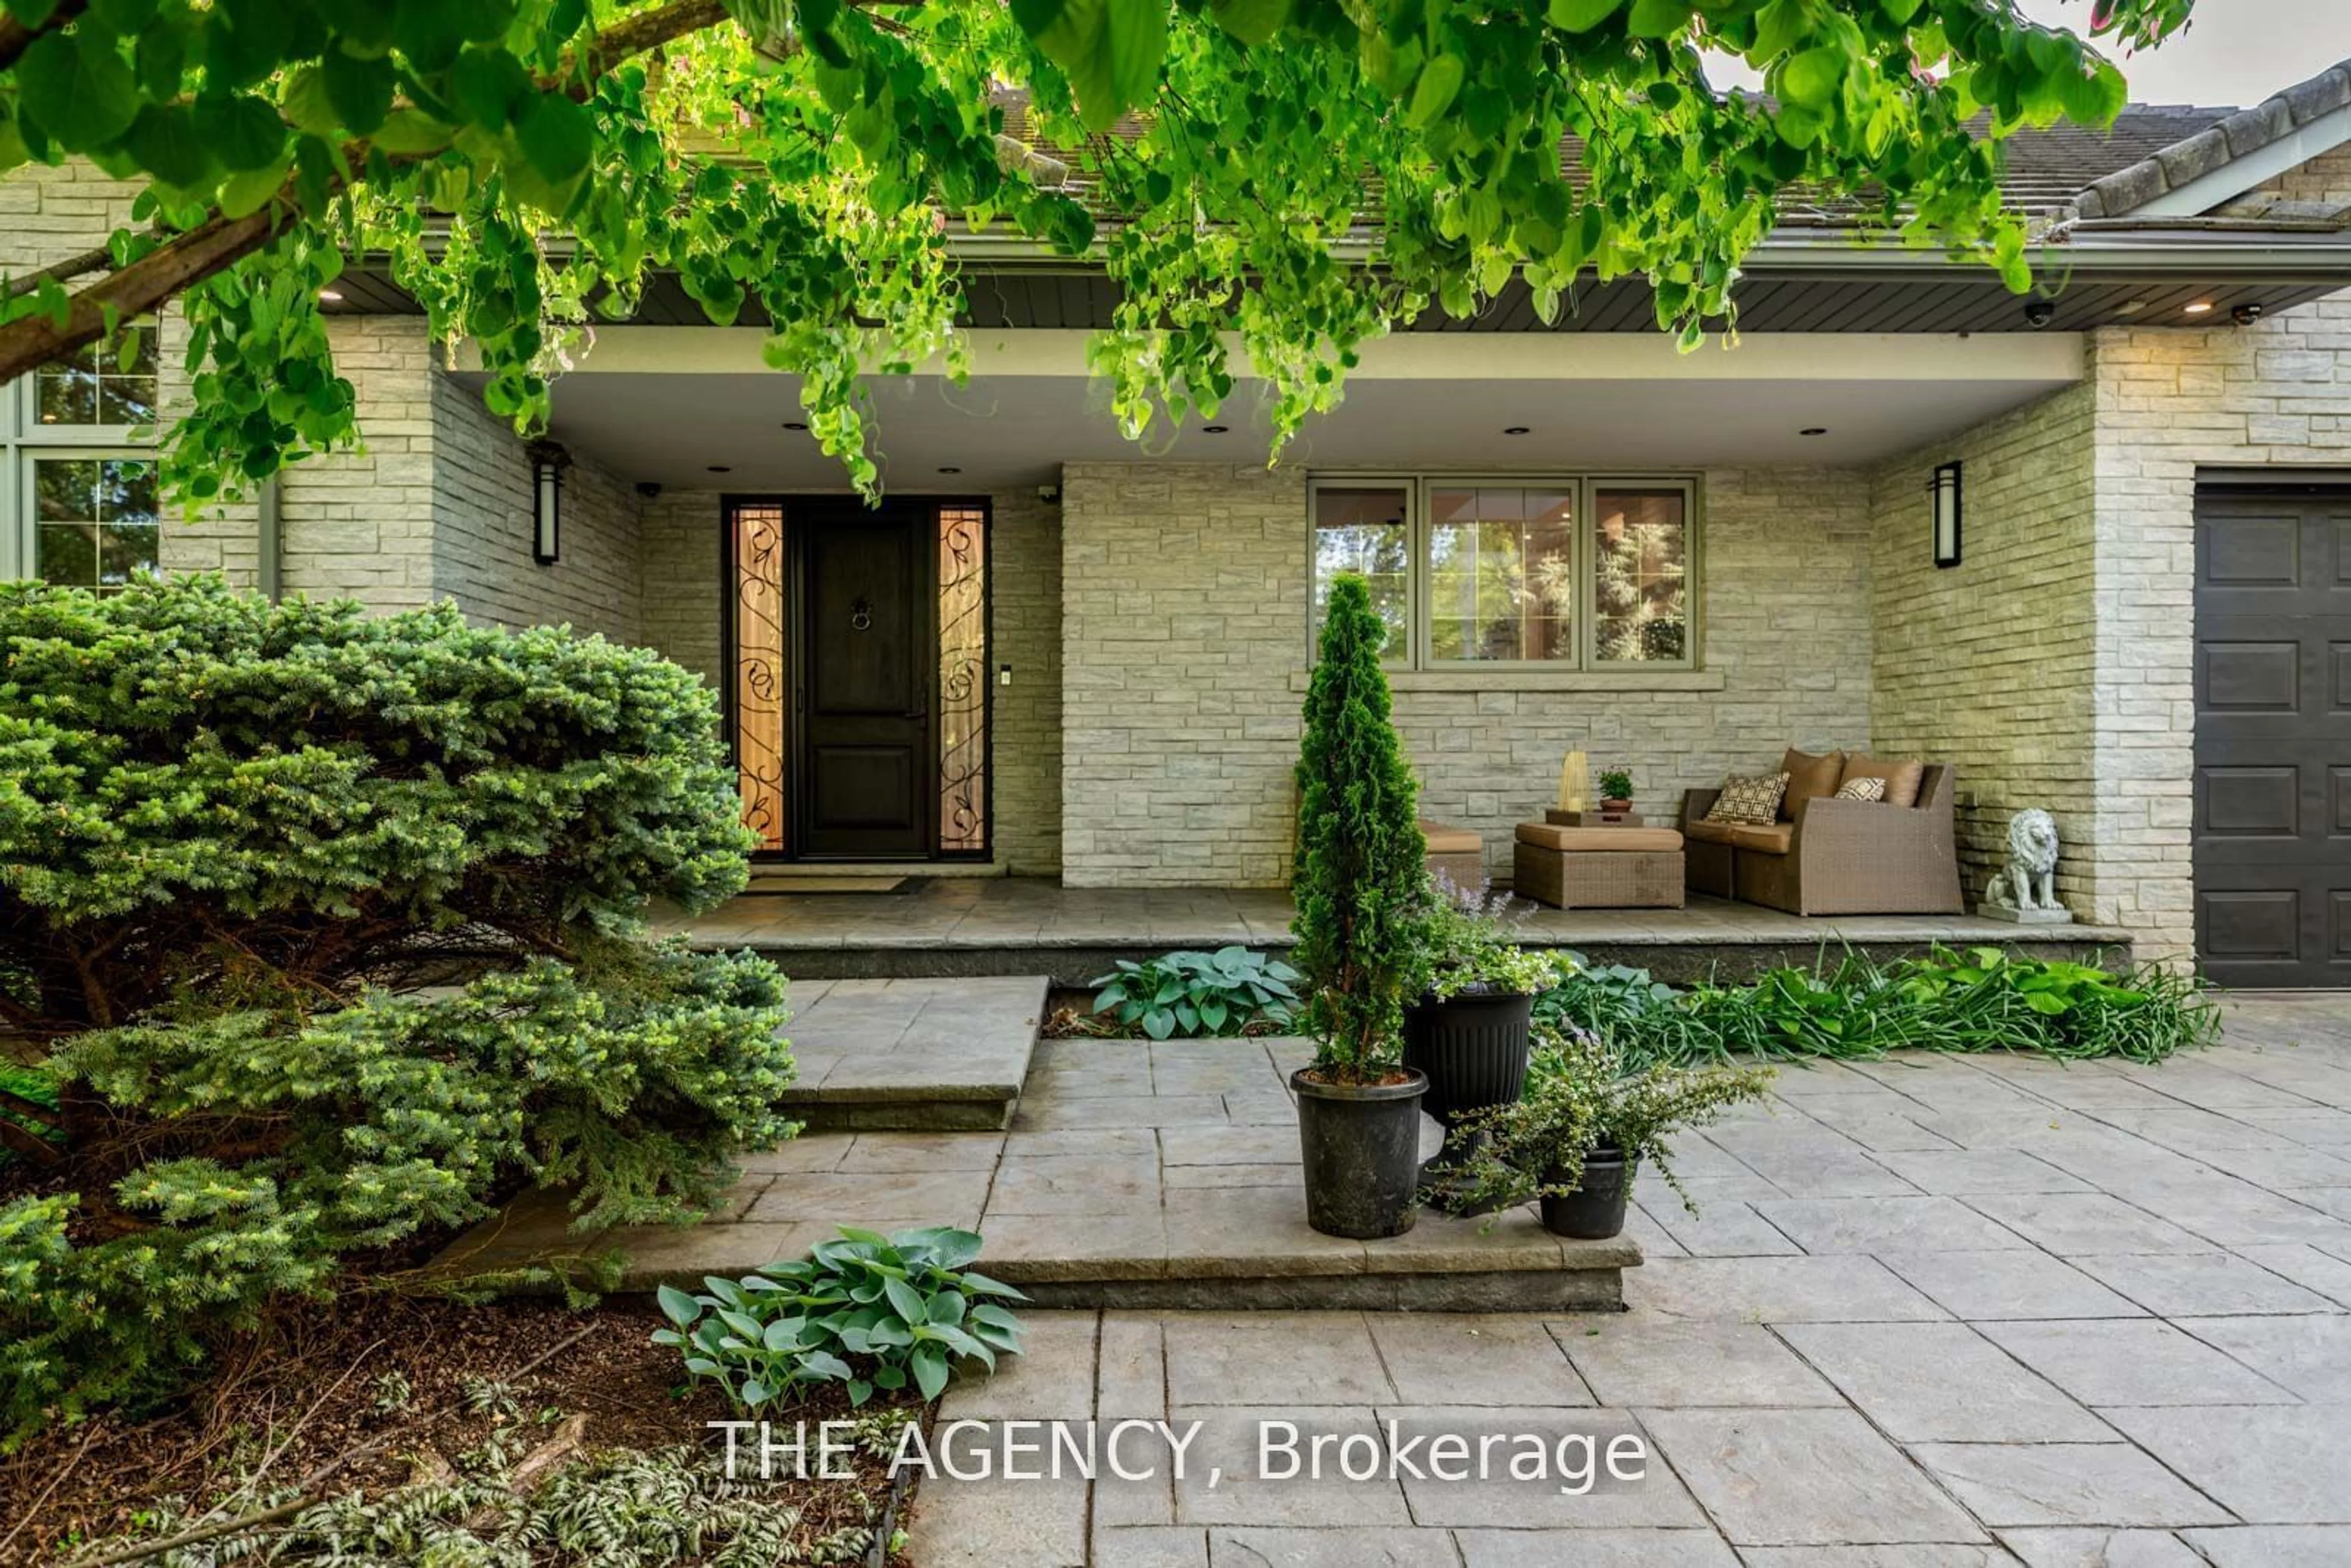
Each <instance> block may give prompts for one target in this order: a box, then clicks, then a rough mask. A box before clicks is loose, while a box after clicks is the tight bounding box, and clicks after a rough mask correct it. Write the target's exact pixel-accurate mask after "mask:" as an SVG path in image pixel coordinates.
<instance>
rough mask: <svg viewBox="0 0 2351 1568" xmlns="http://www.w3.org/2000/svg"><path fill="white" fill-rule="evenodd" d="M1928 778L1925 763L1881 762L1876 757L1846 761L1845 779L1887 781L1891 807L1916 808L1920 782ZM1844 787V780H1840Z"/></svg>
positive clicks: (1887, 793)
mask: <svg viewBox="0 0 2351 1568" xmlns="http://www.w3.org/2000/svg"><path fill="white" fill-rule="evenodd" d="M1926 776H1927V765H1926V764H1925V763H1923V762H1880V761H1879V760H1878V759H1877V758H1874V757H1860V756H1855V757H1848V758H1845V759H1844V777H1845V779H1885V780H1886V804H1887V805H1889V806H1915V805H1917V803H1918V782H1919V780H1920V779H1924V778H1926ZM1839 782H1840V785H1842V783H1843V780H1840V781H1839Z"/></svg>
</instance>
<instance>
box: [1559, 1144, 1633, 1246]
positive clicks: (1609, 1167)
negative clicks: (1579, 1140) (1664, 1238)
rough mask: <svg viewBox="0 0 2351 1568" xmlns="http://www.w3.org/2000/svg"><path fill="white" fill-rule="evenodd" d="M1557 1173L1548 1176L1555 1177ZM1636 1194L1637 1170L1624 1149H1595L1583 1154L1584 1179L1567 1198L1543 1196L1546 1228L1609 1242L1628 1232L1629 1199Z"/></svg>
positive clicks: (1578, 1238) (1580, 1238)
mask: <svg viewBox="0 0 2351 1568" xmlns="http://www.w3.org/2000/svg"><path fill="white" fill-rule="evenodd" d="M1556 1175H1557V1173H1555V1172H1554V1173H1551V1174H1550V1175H1548V1176H1546V1177H1545V1179H1546V1180H1551V1179H1554V1178H1555V1177H1556ZM1632 1193H1633V1169H1632V1167H1631V1166H1628V1165H1626V1164H1625V1155H1624V1151H1623V1150H1621V1149H1594V1150H1593V1151H1592V1152H1591V1153H1590V1154H1588V1155H1584V1156H1583V1183H1582V1184H1581V1185H1580V1186H1577V1188H1576V1189H1575V1190H1574V1191H1573V1192H1571V1193H1569V1194H1568V1195H1567V1196H1566V1197H1552V1196H1551V1195H1549V1194H1548V1193H1546V1194H1545V1195H1544V1196H1543V1199H1542V1223H1543V1228H1544V1229H1545V1230H1548V1231H1550V1232H1551V1233H1552V1235H1553V1236H1564V1237H1566V1238H1568V1239H1570V1240H1573V1241H1605V1240H1607V1239H1609V1238H1610V1237H1612V1236H1621V1235H1623V1234H1624V1231H1625V1199H1626V1198H1628V1197H1631V1196H1632Z"/></svg>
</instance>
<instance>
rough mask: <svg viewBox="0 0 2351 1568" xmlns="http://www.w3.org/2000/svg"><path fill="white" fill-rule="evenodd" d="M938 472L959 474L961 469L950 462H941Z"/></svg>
mask: <svg viewBox="0 0 2351 1568" xmlns="http://www.w3.org/2000/svg"><path fill="white" fill-rule="evenodd" d="M939 472H940V473H942V474H960V473H962V472H963V470H962V469H960V468H958V467H956V465H954V464H952V463H942V464H940V465H939Z"/></svg>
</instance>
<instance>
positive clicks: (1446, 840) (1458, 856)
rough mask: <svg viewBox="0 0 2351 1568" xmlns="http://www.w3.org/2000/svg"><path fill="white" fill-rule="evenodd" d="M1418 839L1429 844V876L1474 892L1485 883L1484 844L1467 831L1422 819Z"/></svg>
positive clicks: (1484, 842) (1472, 832)
mask: <svg viewBox="0 0 2351 1568" xmlns="http://www.w3.org/2000/svg"><path fill="white" fill-rule="evenodd" d="M1420 836H1421V837H1422V838H1424V839H1426V840H1427V841H1428V874H1429V875H1431V876H1441V877H1443V878H1444V879H1445V880H1446V881H1447V882H1449V883H1452V884H1453V885H1454V886H1456V887H1458V888H1461V889H1463V890H1464V891H1466V892H1469V893H1475V892H1477V891H1478V888H1479V884H1480V883H1483V882H1484V881H1485V880H1486V841H1485V840H1483V839H1481V838H1479V836H1478V835H1477V834H1476V833H1475V832H1474V831H1471V830H1469V829H1468V828H1454V827H1448V826H1447V825H1446V824H1445V823H1443V822H1432V821H1429V820H1428V819H1427V818H1426V817H1424V818H1422V819H1421V821H1420Z"/></svg>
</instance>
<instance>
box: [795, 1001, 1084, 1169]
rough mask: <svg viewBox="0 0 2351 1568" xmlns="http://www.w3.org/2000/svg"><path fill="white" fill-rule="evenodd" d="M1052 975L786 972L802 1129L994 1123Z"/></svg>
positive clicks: (1007, 1109) (1024, 1069)
mask: <svg viewBox="0 0 2351 1568" xmlns="http://www.w3.org/2000/svg"><path fill="white" fill-rule="evenodd" d="M1049 984H1050V982H1049V981H1048V980H1047V978H1046V977H1044V976H1042V975H1034V974H1031V975H1012V976H998V977H987V978H974V979H919V978H912V979H838V980H828V979H803V978H800V977H799V976H797V975H795V976H793V977H792V984H791V992H790V1000H791V1006H792V1019H791V1022H790V1024H789V1026H788V1027H787V1028H786V1030H785V1033H786V1034H787V1035H789V1037H790V1040H791V1042H792V1054H793V1057H794V1059H795V1060H796V1061H798V1062H799V1080H798V1082H795V1083H794V1084H793V1086H792V1091H791V1092H790V1094H789V1096H787V1101H788V1103H789V1105H790V1107H791V1111H792V1114H794V1115H795V1116H798V1117H799V1118H800V1119H801V1120H803V1121H804V1122H806V1123H807V1124H808V1125H809V1128H810V1130H811V1131H833V1130H862V1131H874V1132H881V1131H947V1130H961V1131H974V1130H977V1131H996V1130H999V1129H1001V1128H1002V1127H1003V1126H1004V1125H1005V1124H1006V1123H1007V1122H1008V1120H1009V1119H1010V1117H1011V1114H1012V1107H1013V1104H1014V1103H1015V1102H1016V1101H1018V1100H1019V1097H1020V1085H1021V1082H1022V1081H1023V1080H1024V1079H1026V1078H1027V1077H1028V1075H1029V1055H1030V1053H1031V1052H1032V1051H1035V1049H1036V1046H1037V1030H1038V1026H1039V1025H1040V1022H1042V1020H1043V1019H1044V1013H1045V993H1046V989H1047V988H1048V986H1049Z"/></svg>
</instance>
